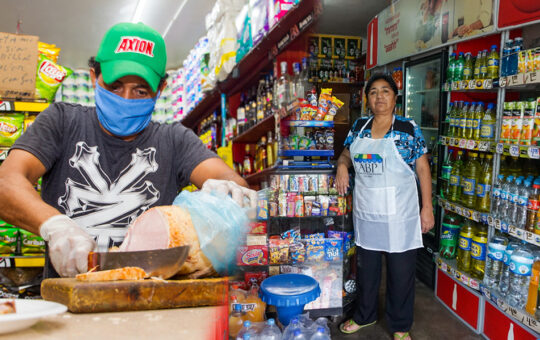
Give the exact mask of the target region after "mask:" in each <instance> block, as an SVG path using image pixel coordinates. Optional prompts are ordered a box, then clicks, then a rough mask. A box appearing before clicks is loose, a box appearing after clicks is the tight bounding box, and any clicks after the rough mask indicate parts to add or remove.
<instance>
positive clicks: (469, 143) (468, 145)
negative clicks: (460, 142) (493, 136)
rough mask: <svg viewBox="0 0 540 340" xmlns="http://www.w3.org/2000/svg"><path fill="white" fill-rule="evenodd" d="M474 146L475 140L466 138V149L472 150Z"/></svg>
mask: <svg viewBox="0 0 540 340" xmlns="http://www.w3.org/2000/svg"><path fill="white" fill-rule="evenodd" d="M475 148H476V141H474V140H472V139H469V140H467V149H469V150H474V149H475Z"/></svg>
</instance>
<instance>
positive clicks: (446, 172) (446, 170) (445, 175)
mask: <svg viewBox="0 0 540 340" xmlns="http://www.w3.org/2000/svg"><path fill="white" fill-rule="evenodd" d="M452 153H453V150H448V154H446V159H445V160H444V163H443V165H442V168H441V178H442V180H443V181H442V189H441V196H442V197H444V198H447V197H448V193H449V190H450V174H451V173H452Z"/></svg>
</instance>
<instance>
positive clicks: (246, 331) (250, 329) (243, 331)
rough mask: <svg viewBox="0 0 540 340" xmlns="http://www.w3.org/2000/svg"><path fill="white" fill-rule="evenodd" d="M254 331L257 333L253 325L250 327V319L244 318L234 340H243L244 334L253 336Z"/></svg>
mask: <svg viewBox="0 0 540 340" xmlns="http://www.w3.org/2000/svg"><path fill="white" fill-rule="evenodd" d="M256 333H257V332H256V330H255V329H254V328H253V327H251V321H249V320H246V321H244V323H243V327H242V328H241V329H240V331H239V332H238V334H237V335H236V340H243V339H244V336H245V334H249V335H251V337H252V338H253V336H254V335H256Z"/></svg>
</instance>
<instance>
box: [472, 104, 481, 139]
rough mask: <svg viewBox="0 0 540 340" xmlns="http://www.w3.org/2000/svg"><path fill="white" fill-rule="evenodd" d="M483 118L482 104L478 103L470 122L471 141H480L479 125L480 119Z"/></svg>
mask: <svg viewBox="0 0 540 340" xmlns="http://www.w3.org/2000/svg"><path fill="white" fill-rule="evenodd" d="M483 117H484V103H483V102H478V104H477V105H476V109H475V110H474V115H473V120H472V127H471V130H472V136H471V139H474V140H480V124H481V122H482V118H483Z"/></svg>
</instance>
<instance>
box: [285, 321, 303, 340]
mask: <svg viewBox="0 0 540 340" xmlns="http://www.w3.org/2000/svg"><path fill="white" fill-rule="evenodd" d="M300 329H301V326H300V321H299V320H298V318H292V320H291V322H290V323H289V325H287V327H285V329H284V330H283V340H288V339H291V338H292V336H293V334H294V331H295V330H300Z"/></svg>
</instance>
